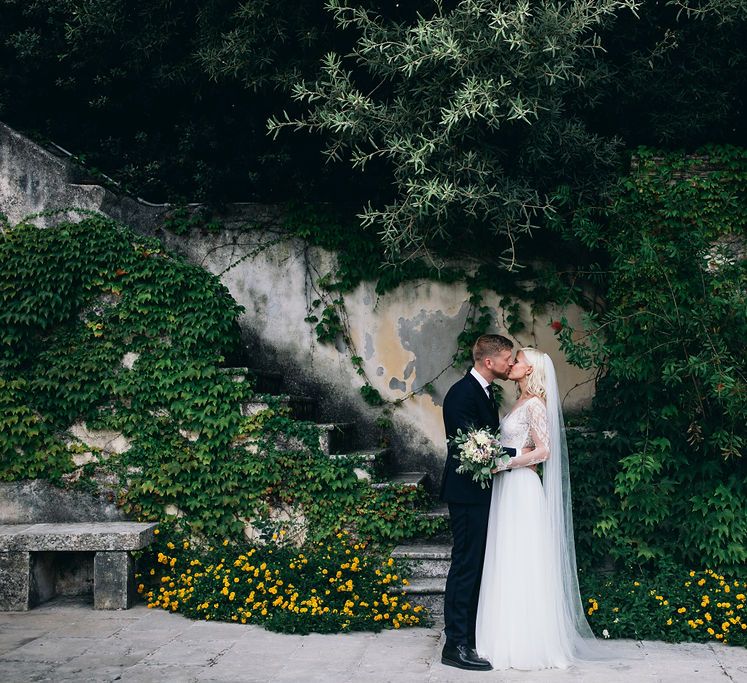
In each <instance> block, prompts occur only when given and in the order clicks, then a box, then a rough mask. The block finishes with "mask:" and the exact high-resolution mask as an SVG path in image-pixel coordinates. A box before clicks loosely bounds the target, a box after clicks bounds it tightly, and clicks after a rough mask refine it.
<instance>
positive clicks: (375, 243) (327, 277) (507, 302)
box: [286, 206, 575, 425]
mask: <svg viewBox="0 0 747 683" xmlns="http://www.w3.org/2000/svg"><path fill="white" fill-rule="evenodd" d="M286 228H287V229H288V230H289V232H290V233H291V234H293V235H296V236H297V237H300V238H302V239H303V240H305V241H306V242H307V243H308V244H309V245H313V246H320V247H323V248H324V249H327V250H329V251H332V252H334V253H335V254H336V257H337V258H336V266H335V269H334V270H332V271H330V272H327V273H316V272H314V273H312V274H311V275H312V284H311V286H312V291H313V296H312V297H310V303H309V312H308V315H307V317H306V322H308V323H310V324H312V325H313V326H314V330H315V332H316V336H317V340H318V341H319V342H320V343H322V344H335V343H337V342H338V341H341V342H342V344H343V345H344V348H345V349H346V350H347V352H348V354H349V356H350V359H351V362H352V364H353V367H354V368H355V371H356V373H357V374H358V375H360V376H361V377H362V378H363V381H364V384H363V386H362V387H361V389H360V392H361V395H362V397H363V399H364V400H365V401H366V403H368V404H369V405H371V406H373V407H378V408H380V409H381V410H382V414H381V418H380V423H381V424H384V425H386V424H390V418H391V415H392V409H393V408H394V407H396V406H398V405H401V404H402V403H403V402H404V401H407V400H408V399H410V398H412V397H413V396H415V395H417V394H419V393H423V392H429V391H431V390H432V388H433V382H435V381H436V380H437V379H438V377H440V376H441V375H442V374H443V373H444V372H446V371H447V370H448V369H449V368H451V367H459V366H463V365H466V364H469V363H471V360H472V355H471V350H472V346H473V344H474V342H475V340H476V339H477V338H478V337H479V336H480V335H481V334H485V333H486V332H488V331H489V330H490V329H491V328H494V327H495V326H496V324H497V323H498V324H500V326H501V327H502V328H503V329H505V330H506V331H507V332H508V334H510V335H516V334H518V333H520V332H522V331H524V330H525V329H526V322H525V321H524V320H523V318H522V315H521V311H520V307H521V302H522V301H531V302H532V314H533V315H534V314H535V313H536V312H539V311H540V310H542V308H543V307H544V306H545V305H546V304H548V303H550V302H554V301H557V300H558V299H559V298H560V293H561V292H562V298H563V300H568V298H569V296H571V298H573V296H572V295H573V294H574V292H575V289H574V288H573V287H571V288H570V289H569V287H568V285H567V283H565V282H564V281H562V280H561V279H560V278H558V277H557V275H556V273H555V271H554V268H553V267H551V266H549V265H548V266H546V267H544V269H542V270H539V269H538V268H540V267H538V266H534V267H529V266H525V267H523V268H521V269H519V268H517V269H516V270H515V271H509V270H507V269H506V268H504V267H499V266H496V265H494V264H492V263H483V264H478V265H477V266H476V267H472V268H467V267H464V266H453V265H452V266H445V265H442V266H440V267H436V266H435V265H433V264H429V263H426V262H425V261H423V260H418V259H412V260H405V261H402V262H400V263H396V264H394V263H391V262H389V261H387V259H386V255H385V253H384V249H383V247H382V245H381V242H380V240H379V239H378V236H377V235H376V234H373V233H369V232H366V230H365V229H361V228H360V227H359V226H355V227H352V226H349V225H348V224H347V223H346V221H345V218H344V217H343V216H341V215H340V214H338V213H335V212H334V211H333V210H331V209H323V208H320V207H310V206H295V207H293V208H292V209H291V210H290V211H289V212H288V215H287V217H286ZM307 269H311V265H310V264H307ZM419 279H427V280H431V281H435V282H443V283H447V284H451V283H456V282H464V283H465V285H466V287H467V291H468V293H469V299H468V303H469V310H468V313H467V315H466V318H465V322H464V327H463V329H462V331H461V332H460V334H459V336H458V339H457V345H456V348H455V351H454V354H453V356H452V358H451V363H450V364H449V365H448V366H446V367H445V368H443V369H442V370H441V371H439V372H438V373H437V374H436V375H435V376H434V377H431V378H429V379H428V380H427V381H425V382H423V383H422V384H420V386H419V387H418V388H417V389H415V390H413V391H411V392H409V393H407V394H406V395H405V396H403V397H400V398H398V399H396V400H393V401H390V400H386V399H384V398H383V397H382V396H381V393H380V392H379V391H378V390H377V389H376V388H375V387H374V386H373V384H372V382H371V381H370V378H369V377H368V376H367V375H366V372H365V370H364V368H363V362H362V358H361V356H360V355H358V352H357V350H356V348H355V344H354V342H353V340H352V337H351V335H350V331H349V327H348V322H347V320H348V316H347V311H346V308H345V297H344V295H345V294H346V293H349V292H351V291H352V290H353V289H355V288H356V287H357V286H358V285H359V284H360V283H361V282H364V281H368V282H374V283H375V292H376V294H377V295H378V296H382V295H385V294H386V293H387V292H389V291H392V290H393V289H395V288H396V287H398V286H400V285H402V284H403V283H405V282H411V281H414V280H419ZM530 281H531V282H532V286H531V287H530V286H528V285H527V282H530ZM489 291H493V292H496V293H498V294H499V295H500V300H499V304H500V307H501V311H502V319H501V320H496V318H495V313H496V312H495V311H494V310H493V309H491V308H490V307H488V306H486V305H485V304H484V297H485V293H486V292H489Z"/></svg>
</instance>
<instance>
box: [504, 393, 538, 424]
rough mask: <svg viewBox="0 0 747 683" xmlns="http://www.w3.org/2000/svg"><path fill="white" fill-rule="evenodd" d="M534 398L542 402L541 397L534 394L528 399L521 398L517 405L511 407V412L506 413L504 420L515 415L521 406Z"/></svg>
mask: <svg viewBox="0 0 747 683" xmlns="http://www.w3.org/2000/svg"><path fill="white" fill-rule="evenodd" d="M533 398H536V399H537V400H538V401H542V399H541V398H540V397H539V396H535V395H534V394H532V395H531V396H527V397H526V398H520V399H519V400H518V401H516V403H514V404H513V406H511V410H509V411H508V412H507V413H506V415H505V416H504V419H505V418H506V417H508V416H509V415H512V414H513V413H515V412H516V411H517V410H518V409H519V408H521V406H523V405H526V404H527V403H529V401H531V400H532V399H533Z"/></svg>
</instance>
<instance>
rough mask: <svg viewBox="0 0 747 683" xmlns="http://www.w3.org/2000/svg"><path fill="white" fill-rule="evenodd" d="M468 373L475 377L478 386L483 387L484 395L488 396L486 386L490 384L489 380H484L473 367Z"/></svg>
mask: <svg viewBox="0 0 747 683" xmlns="http://www.w3.org/2000/svg"><path fill="white" fill-rule="evenodd" d="M470 373H472V375H473V376H474V377H475V379H476V380H477V381H478V382H479V383H480V386H481V387H482V388H483V391H484V392H485V395H486V396H487V397H488V398H490V392H489V391H488V387H489V386H490V382H488V380H486V379H485V378H484V377H483V376H482V375H481V374H480V373H479V372H477V370H475V368H472V369H471V370H470Z"/></svg>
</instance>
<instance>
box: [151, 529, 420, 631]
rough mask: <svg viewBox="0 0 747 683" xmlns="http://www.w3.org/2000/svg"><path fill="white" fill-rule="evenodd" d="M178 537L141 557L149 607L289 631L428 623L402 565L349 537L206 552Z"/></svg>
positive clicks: (158, 541) (220, 546)
mask: <svg viewBox="0 0 747 683" xmlns="http://www.w3.org/2000/svg"><path fill="white" fill-rule="evenodd" d="M163 528H164V527H162V529H163ZM167 536H172V538H170V539H169V538H167ZM177 536H178V533H177V530H173V531H171V532H169V531H166V533H164V531H162V532H161V534H160V535H159V537H157V539H156V542H155V543H154V544H153V546H152V547H151V549H150V550H149V552H148V553H147V554H146V555H144V556H143V558H142V561H141V566H142V568H141V571H140V573H139V574H138V581H139V584H138V591H139V593H140V594H141V595H142V596H143V597H144V599H145V601H146V604H147V606H148V607H149V608H154V609H165V610H168V611H171V612H180V613H182V614H184V615H186V616H188V617H191V618H194V619H204V620H211V621H212V620H215V621H233V622H238V623H242V624H249V623H253V624H262V625H264V626H266V627H267V628H269V629H271V630H275V631H282V632H287V633H310V632H316V633H330V632H340V631H379V630H381V629H384V628H392V629H399V628H404V627H407V626H422V625H425V624H427V623H428V614H427V612H426V610H425V609H424V608H423V607H422V606H421V605H417V604H414V603H412V602H411V601H410V600H409V599H408V598H407V596H406V595H405V594H404V592H403V588H404V587H405V586H406V585H407V582H406V580H404V579H402V578H400V570H398V568H397V563H395V561H394V560H393V559H392V558H390V557H387V556H386V555H382V554H381V553H380V551H378V550H377V549H375V548H373V547H372V546H370V545H369V544H367V543H365V542H363V541H356V540H355V539H354V538H353V537H351V536H350V535H349V534H348V533H346V532H340V533H338V534H337V536H336V537H335V538H334V539H332V541H330V542H317V543H314V544H310V545H308V546H306V547H304V548H301V549H298V548H295V547H292V546H290V545H287V544H284V543H283V542H282V538H277V539H276V542H274V543H271V544H268V545H265V546H255V545H248V544H247V545H238V544H233V543H228V542H225V541H224V542H222V543H219V544H217V547H213V546H209V547H203V548H200V547H199V545H198V544H196V543H193V542H190V541H189V540H186V539H183V538H177Z"/></svg>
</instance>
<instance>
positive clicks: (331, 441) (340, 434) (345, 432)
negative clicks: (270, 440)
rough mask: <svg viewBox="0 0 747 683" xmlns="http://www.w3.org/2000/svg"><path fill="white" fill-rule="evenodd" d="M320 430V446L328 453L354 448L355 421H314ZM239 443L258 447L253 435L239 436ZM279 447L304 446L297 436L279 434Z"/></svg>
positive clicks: (299, 447) (252, 448) (253, 448)
mask: <svg viewBox="0 0 747 683" xmlns="http://www.w3.org/2000/svg"><path fill="white" fill-rule="evenodd" d="M314 426H315V427H316V428H317V430H318V431H319V448H320V449H321V450H322V452H323V453H325V454H326V455H338V454H345V453H350V452H352V451H353V450H354V448H353V442H354V441H355V423H353V422H328V423H323V424H318V423H314ZM236 443H237V444H238V445H242V446H244V448H246V449H248V450H250V451H252V452H255V451H256V448H257V444H256V439H254V438H253V437H251V436H243V437H239V438H238V439H237V440H236ZM276 444H277V447H278V448H281V449H283V448H285V449H288V450H296V449H301V448H303V445H302V442H301V440H300V439H298V438H297V437H295V436H290V437H286V436H283V435H278V436H277V441H276Z"/></svg>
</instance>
